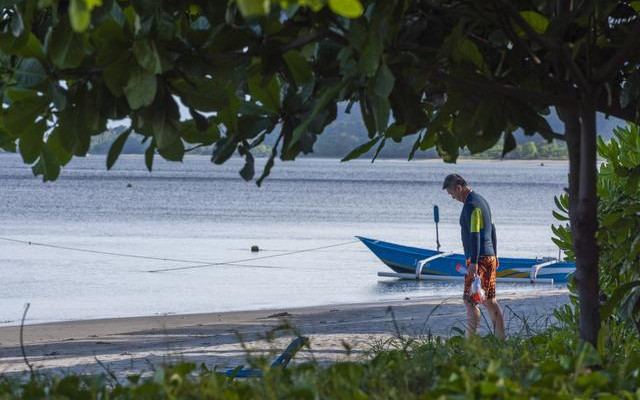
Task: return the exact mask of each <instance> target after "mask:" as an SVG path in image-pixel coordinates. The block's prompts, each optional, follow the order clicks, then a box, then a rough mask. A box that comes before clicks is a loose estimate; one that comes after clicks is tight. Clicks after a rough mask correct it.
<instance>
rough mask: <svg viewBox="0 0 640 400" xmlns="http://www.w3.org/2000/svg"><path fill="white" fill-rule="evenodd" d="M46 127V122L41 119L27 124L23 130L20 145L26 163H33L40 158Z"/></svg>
mask: <svg viewBox="0 0 640 400" xmlns="http://www.w3.org/2000/svg"><path fill="white" fill-rule="evenodd" d="M46 129H47V124H46V122H45V121H44V120H40V121H38V122H37V123H35V124H31V125H29V126H27V127H26V128H25V129H24V130H23V131H22V134H21V135H20V141H19V142H18V147H19V149H20V155H21V156H22V159H23V160H24V162H25V164H32V163H33V162H35V161H36V160H37V159H38V156H39V155H40V152H41V150H42V138H43V136H44V132H45V130H46Z"/></svg>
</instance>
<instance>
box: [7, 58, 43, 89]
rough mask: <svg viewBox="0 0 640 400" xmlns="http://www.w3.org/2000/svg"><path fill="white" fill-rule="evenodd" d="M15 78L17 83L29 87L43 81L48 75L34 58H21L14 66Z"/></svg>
mask: <svg viewBox="0 0 640 400" xmlns="http://www.w3.org/2000/svg"><path fill="white" fill-rule="evenodd" d="M15 78H16V80H17V81H18V84H19V85H21V86H23V87H25V88H31V87H34V86H37V85H39V84H41V83H42V82H44V81H45V80H46V79H47V78H48V75H47V71H46V70H45V69H44V67H43V66H42V64H40V61H38V60H37V59H35V58H23V59H22V60H20V63H19V64H18V66H17V68H16V71H15Z"/></svg>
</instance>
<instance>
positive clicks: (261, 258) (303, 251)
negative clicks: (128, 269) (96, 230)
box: [147, 240, 359, 272]
mask: <svg viewBox="0 0 640 400" xmlns="http://www.w3.org/2000/svg"><path fill="white" fill-rule="evenodd" d="M357 242H359V240H352V241H350V242H344V243H336V244H331V245H328V246H320V247H314V248H312V249H302V250H294V251H290V252H288V253H282V254H272V255H270V256H262V257H253V258H245V259H243V260H235V261H227V262H216V263H208V264H201V265H191V266H188V267H175V268H164V269H156V270H151V271H147V272H167V271H179V270H183V269H194V268H204V267H211V266H214V265H227V264H235V263H240V262H247V261H253V260H264V259H266V258H275V257H283V256H288V255H291V254H297V253H305V252H310V251H316V250H323V249H328V248H331V247H338V246H345V245H347V244H351V243H357Z"/></svg>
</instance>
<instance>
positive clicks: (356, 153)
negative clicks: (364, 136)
mask: <svg viewBox="0 0 640 400" xmlns="http://www.w3.org/2000/svg"><path fill="white" fill-rule="evenodd" d="M381 138H382V136H376V137H375V138H374V139H373V140H370V141H368V142H367V143H364V144H361V145H360V146H358V147H356V148H355V149H353V150H351V152H350V153H349V154H347V155H346V156H344V158H342V160H340V162H345V161H349V160H353V159H354V158H358V157H360V156H361V155H363V154H364V153H366V152H367V151H369V150H371V148H372V147H373V146H374V145H375V144H376V143H378V141H379V140H380V139H381Z"/></svg>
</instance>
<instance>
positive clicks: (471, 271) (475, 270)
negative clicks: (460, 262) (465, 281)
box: [467, 264, 478, 278]
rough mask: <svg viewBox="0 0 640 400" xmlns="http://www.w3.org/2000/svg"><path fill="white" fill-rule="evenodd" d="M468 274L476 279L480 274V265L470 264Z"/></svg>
mask: <svg viewBox="0 0 640 400" xmlns="http://www.w3.org/2000/svg"><path fill="white" fill-rule="evenodd" d="M467 273H468V274H469V276H470V277H472V278H475V277H476V275H477V274H478V264H470V265H469V269H468V272H467Z"/></svg>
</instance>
